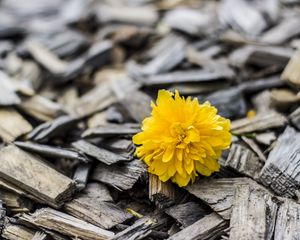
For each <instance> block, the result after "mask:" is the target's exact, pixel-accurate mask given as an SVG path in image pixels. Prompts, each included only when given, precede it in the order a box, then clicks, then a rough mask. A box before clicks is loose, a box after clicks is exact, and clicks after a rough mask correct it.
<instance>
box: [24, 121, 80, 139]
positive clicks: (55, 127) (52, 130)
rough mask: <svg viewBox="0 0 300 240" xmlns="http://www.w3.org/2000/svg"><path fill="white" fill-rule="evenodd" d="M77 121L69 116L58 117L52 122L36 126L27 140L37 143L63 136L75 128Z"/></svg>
mask: <svg viewBox="0 0 300 240" xmlns="http://www.w3.org/2000/svg"><path fill="white" fill-rule="evenodd" d="M78 121H79V119H78V118H73V117H70V116H61V117H58V118H56V119H54V120H53V121H49V122H45V123H42V124H41V125H39V126H37V127H36V128H35V129H33V130H32V132H30V134H28V138H29V139H31V140H33V141H37V142H44V141H47V140H49V139H51V138H53V137H56V136H61V135H64V134H65V133H66V131H67V130H69V129H71V128H73V127H75V126H76V125H77V123H78Z"/></svg>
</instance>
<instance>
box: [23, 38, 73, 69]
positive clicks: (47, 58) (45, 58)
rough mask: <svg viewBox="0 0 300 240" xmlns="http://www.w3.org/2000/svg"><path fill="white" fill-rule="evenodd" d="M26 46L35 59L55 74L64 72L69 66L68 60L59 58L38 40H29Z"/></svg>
mask: <svg viewBox="0 0 300 240" xmlns="http://www.w3.org/2000/svg"><path fill="white" fill-rule="evenodd" d="M26 47H27V49H28V51H29V52H30V54H31V55H32V56H33V57H34V58H35V60H36V61H37V62H38V63H40V64H41V65H42V66H43V67H45V68H46V69H47V70H48V71H49V72H51V73H53V74H63V73H65V72H66V71H67V69H68V68H69V65H68V63H67V62H65V61H63V60H61V59H59V58H58V57H57V56H55V55H54V54H53V53H52V52H50V51H49V50H48V49H46V48H45V47H44V46H42V45H41V44H40V43H38V42H33V41H32V42H28V43H27V45H26Z"/></svg>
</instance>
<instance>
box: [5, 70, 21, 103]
mask: <svg viewBox="0 0 300 240" xmlns="http://www.w3.org/2000/svg"><path fill="white" fill-rule="evenodd" d="M15 91H16V89H15V87H14V85H13V83H12V82H11V80H10V79H9V77H8V75H7V74H5V73H4V72H2V71H0V106H10V105H14V104H19V103H20V102H21V99H20V98H19V96H18V95H17V94H16V93H15Z"/></svg>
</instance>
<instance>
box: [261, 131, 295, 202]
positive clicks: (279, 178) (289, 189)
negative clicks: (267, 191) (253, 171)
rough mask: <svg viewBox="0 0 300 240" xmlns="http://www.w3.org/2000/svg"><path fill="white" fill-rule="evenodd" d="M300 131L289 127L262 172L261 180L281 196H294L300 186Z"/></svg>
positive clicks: (278, 141)
mask: <svg viewBox="0 0 300 240" xmlns="http://www.w3.org/2000/svg"><path fill="white" fill-rule="evenodd" d="M299 141H300V133H299V132H297V131H295V129H293V128H292V127H287V128H286V129H285V131H284V132H283V134H282V135H281V136H280V137H279V138H278V140H277V142H276V145H275V147H274V148H273V150H272V151H271V152H270V154H269V156H268V159H267V162H266V164H265V166H264V167H263V169H262V170H261V173H260V181H261V182H262V183H263V184H264V185H265V186H267V187H269V188H271V189H272V190H273V191H274V192H275V193H277V194H278V195H280V196H285V197H293V196H294V195H295V191H296V190H298V189H299V187H300V176H299V174H298V172H299V167H298V165H299V161H300V155H299V154H298V152H299V150H300V146H299Z"/></svg>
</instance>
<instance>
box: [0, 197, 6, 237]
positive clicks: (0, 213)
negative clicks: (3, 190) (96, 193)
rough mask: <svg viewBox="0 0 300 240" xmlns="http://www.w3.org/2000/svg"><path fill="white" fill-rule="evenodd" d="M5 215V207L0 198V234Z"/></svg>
mask: <svg viewBox="0 0 300 240" xmlns="http://www.w3.org/2000/svg"><path fill="white" fill-rule="evenodd" d="M5 216H6V207H5V206H4V203H3V201H2V200H1V199H0V235H1V234H2V230H3V227H4V224H5Z"/></svg>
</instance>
